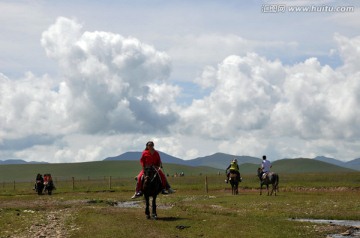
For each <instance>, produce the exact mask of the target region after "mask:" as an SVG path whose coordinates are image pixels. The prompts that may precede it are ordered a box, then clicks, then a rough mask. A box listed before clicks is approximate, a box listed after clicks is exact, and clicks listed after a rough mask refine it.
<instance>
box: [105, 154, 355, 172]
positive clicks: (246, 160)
mask: <svg viewBox="0 0 360 238" xmlns="http://www.w3.org/2000/svg"><path fill="white" fill-rule="evenodd" d="M159 153H160V157H161V160H162V162H163V163H172V164H181V165H188V166H209V167H213V168H217V169H223V170H225V169H226V168H227V166H228V165H229V164H230V161H231V160H233V159H235V158H236V159H237V160H238V164H239V165H242V164H256V165H259V164H260V163H261V159H260V158H256V157H251V156H238V155H230V154H225V153H215V154H213V155H209V156H205V157H198V158H195V159H191V160H182V159H180V158H176V157H174V156H171V155H168V154H166V153H164V152H161V151H159ZM140 157H141V152H126V153H124V154H121V155H118V156H115V157H108V158H106V159H104V161H108V160H136V161H138V160H139V159H140ZM298 159H308V158H298ZM282 160H287V159H282ZM282 160H277V161H276V162H278V161H282ZM313 160H316V161H321V162H325V163H328V164H331V165H336V166H339V167H344V168H349V169H353V170H359V171H360V158H358V159H354V160H351V161H348V162H343V161H340V160H336V159H333V158H328V157H325V156H317V157H315V158H313Z"/></svg>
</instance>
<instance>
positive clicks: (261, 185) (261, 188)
mask: <svg viewBox="0 0 360 238" xmlns="http://www.w3.org/2000/svg"><path fill="white" fill-rule="evenodd" d="M262 186H263V184H262V182H260V195H262Z"/></svg>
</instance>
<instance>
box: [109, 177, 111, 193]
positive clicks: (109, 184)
mask: <svg viewBox="0 0 360 238" xmlns="http://www.w3.org/2000/svg"><path fill="white" fill-rule="evenodd" d="M109 190H111V176H110V177H109Z"/></svg>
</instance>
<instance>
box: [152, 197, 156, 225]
mask: <svg viewBox="0 0 360 238" xmlns="http://www.w3.org/2000/svg"><path fill="white" fill-rule="evenodd" d="M152 219H154V220H156V219H157V214H156V195H155V196H153V200H152Z"/></svg>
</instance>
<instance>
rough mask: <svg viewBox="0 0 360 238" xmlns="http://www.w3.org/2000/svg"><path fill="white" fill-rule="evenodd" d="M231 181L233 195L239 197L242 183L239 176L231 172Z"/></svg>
mask: <svg viewBox="0 0 360 238" xmlns="http://www.w3.org/2000/svg"><path fill="white" fill-rule="evenodd" d="M229 180H230V185H231V191H232V195H238V194H239V182H240V181H239V179H238V175H237V174H236V173H231V172H230V176H229Z"/></svg>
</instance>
